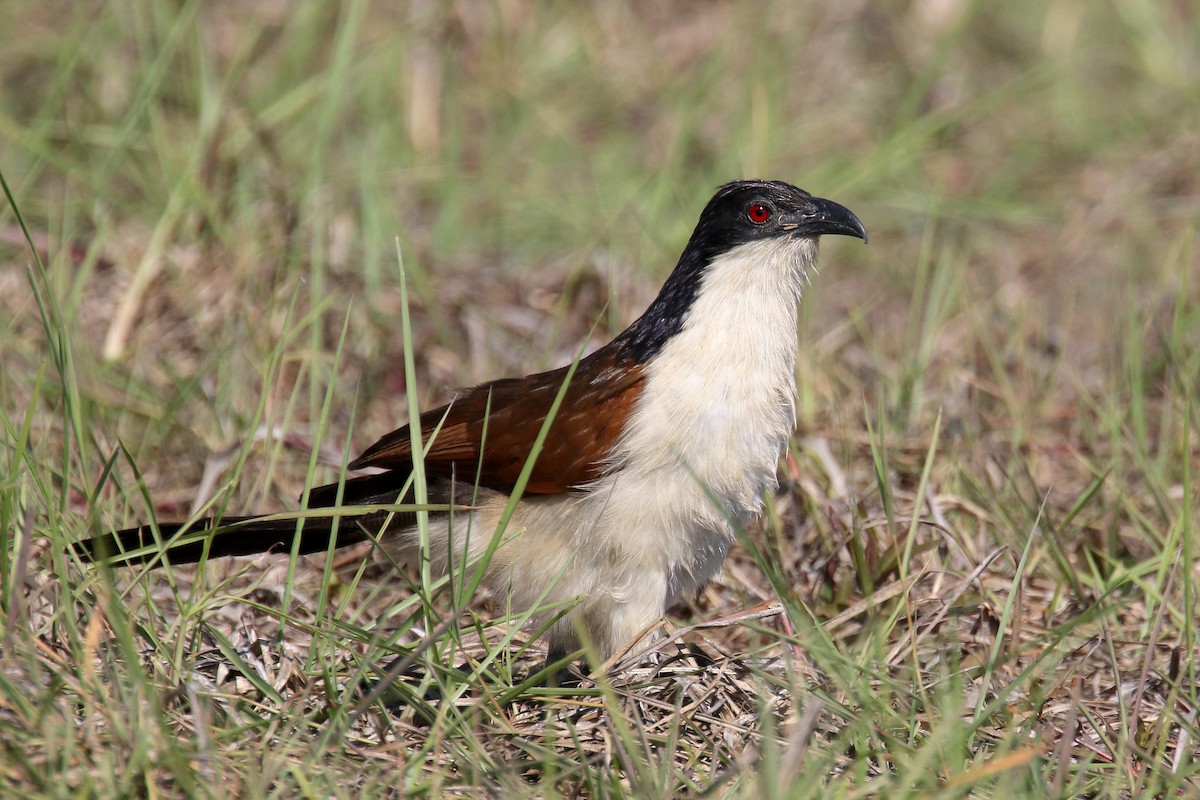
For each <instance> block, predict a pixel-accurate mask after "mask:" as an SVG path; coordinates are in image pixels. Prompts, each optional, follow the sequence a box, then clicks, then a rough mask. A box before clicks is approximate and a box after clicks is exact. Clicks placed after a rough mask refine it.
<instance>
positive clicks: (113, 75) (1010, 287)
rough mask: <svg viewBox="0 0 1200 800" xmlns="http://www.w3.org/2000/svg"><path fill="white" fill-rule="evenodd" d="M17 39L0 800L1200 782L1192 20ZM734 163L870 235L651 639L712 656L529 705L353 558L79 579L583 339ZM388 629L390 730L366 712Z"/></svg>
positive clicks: (771, 15)
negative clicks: (750, 479)
mask: <svg viewBox="0 0 1200 800" xmlns="http://www.w3.org/2000/svg"><path fill="white" fill-rule="evenodd" d="M0 30H2V31H5V32H6V33H5V34H0V36H3V43H4V46H3V47H0V172H2V174H3V177H4V179H5V181H6V182H7V185H8V186H9V188H10V189H11V192H12V202H11V203H8V204H5V206H4V208H3V210H0V265H2V266H0V309H2V312H0V361H2V362H3V369H0V438H2V441H3V442H4V448H3V450H0V531H3V535H4V537H5V543H6V546H5V547H4V548H3V549H2V550H0V607H2V611H3V614H2V615H0V617H2V618H0V627H2V633H0V750H2V752H3V758H0V773H3V777H4V780H3V781H0V786H3V787H5V788H3V789H0V793H11V794H17V793H20V794H21V795H24V796H27V797H33V796H38V797H40V796H67V795H69V796H72V797H86V796H91V795H94V796H105V797H111V796H129V795H153V796H234V795H236V796H272V795H312V796H317V795H319V796H337V797H341V796H351V795H354V796H362V795H368V796H373V795H377V794H378V795H402V796H439V795H443V794H467V795H484V796H506V797H507V796H559V795H561V796H606V797H607V796H638V797H675V796H693V795H719V796H748V797H750V796H753V797H758V796H763V797H777V796H778V797H784V796H786V797H858V796H886V797H889V798H903V797H910V796H921V797H930V796H939V797H942V796H944V797H963V796H978V797H994V796H1005V797H1047V796H1050V797H1079V796H1088V797H1118V796H1119V797H1129V796H1135V797H1142V796H1145V797H1166V796H1180V795H1189V794H1192V793H1195V792H1196V791H1197V785H1198V784H1200V762H1198V759H1197V744H1196V743H1197V741H1200V730H1197V720H1196V708H1197V704H1198V700H1200V698H1198V697H1197V694H1198V690H1197V681H1196V671H1197V665H1198V664H1200V659H1198V655H1200V650H1198V645H1197V642H1196V640H1195V637H1196V619H1197V610H1196V593H1197V583H1198V579H1200V575H1198V573H1197V569H1196V564H1197V560H1196V530H1195V524H1194V522H1195V520H1196V519H1200V516H1198V513H1197V512H1198V503H1197V499H1196V495H1197V492H1196V487H1195V477H1194V474H1195V471H1196V468H1197V466H1198V465H1200V435H1198V434H1197V429H1198V427H1200V426H1198V424H1197V423H1198V422H1200V418H1198V408H1197V404H1196V403H1195V397H1197V396H1198V395H1200V392H1198V391H1197V390H1198V376H1200V356H1198V355H1197V354H1198V353H1200V311H1198V309H1200V303H1197V299H1198V297H1200V259H1198V256H1197V247H1196V234H1197V224H1196V220H1197V219H1198V218H1200V182H1198V179H1197V175H1200V135H1198V134H1197V133H1196V130H1197V125H1196V120H1197V119H1200V95H1197V93H1196V92H1195V86H1196V82H1197V78H1198V73H1200V45H1198V44H1197V42H1200V9H1197V8H1196V7H1195V5H1194V4H1189V3H1174V4H1164V3H1153V2H1148V1H1147V2H1138V1H1137V0H1135V1H1134V2H1115V0H1114V1H1113V2H1097V3H1090V4H1085V3H1078V2H1073V1H1072V0H1052V1H1051V2H1049V3H1037V2H1033V1H1032V0H1018V2H1016V3H1010V4H1006V5H996V4H991V5H989V4H983V3H970V2H966V0H961V1H955V2H948V3H913V4H899V3H888V4H883V5H878V4H860V5H854V4H818V3H809V4H800V5H796V4H785V3H775V2H762V3H756V4H743V3H734V2H718V3H709V4H703V5H696V4H684V3H677V2H662V3H657V4H623V3H606V4H593V5H590V6H585V5H579V4H567V3H558V4H545V5H543V6H541V7H536V8H535V7H534V6H532V5H528V4H525V3H521V2H515V1H513V0H501V2H497V3H493V4H470V3H460V4H425V3H410V4H371V3H366V2H349V3H346V4H343V5H338V4H323V3H277V4H251V5H248V6H243V5H238V4H230V3H165V2H157V1H154V2H146V3H110V4H101V5H81V4H68V3H49V4H48V3H30V2H21V0H17V1H16V2H9V3H5V4H4V5H3V7H2V8H0ZM751 175H753V176H758V177H778V178H783V179H787V180H790V181H792V182H795V183H797V184H798V185H801V186H804V187H805V188H808V189H810V190H812V191H814V192H815V193H818V194H821V195H823V196H826V197H830V198H833V199H835V200H837V201H839V202H842V203H845V204H846V205H848V206H849V207H851V208H853V209H854V210H855V211H856V212H857V213H858V214H859V216H861V217H862V218H863V220H864V221H865V222H866V224H867V226H868V228H869V229H870V232H871V245H870V246H869V247H865V248H863V247H854V246H852V243H850V242H848V241H838V240H830V241H827V242H825V245H824V248H823V269H822V274H821V276H820V277H819V279H817V280H816V281H815V283H814V286H813V288H812V290H811V291H810V292H809V293H808V294H807V296H806V298H805V301H804V304H803V307H802V317H803V323H802V326H801V330H800V332H799V337H800V338H799V353H800V358H799V365H798V375H797V378H798V385H799V387H800V405H799V412H800V413H799V423H798V428H797V437H796V441H795V446H794V447H793V448H792V451H791V453H790V454H789V456H788V457H787V458H786V459H785V460H784V461H783V462H782V463H781V466H780V469H781V475H782V477H783V488H782V489H781V491H780V493H779V494H778V495H777V496H776V497H774V498H772V501H771V503H770V506H769V513H768V514H767V515H765V517H764V520H763V522H762V524H761V525H759V526H757V527H756V528H754V529H753V530H750V531H747V533H746V536H745V537H744V542H743V546H741V547H740V548H738V550H737V551H736V552H735V553H733V554H732V555H731V557H730V559H729V561H728V562H727V564H726V569H725V570H724V572H723V573H722V575H721V577H720V579H719V580H718V581H716V582H714V583H713V584H712V585H711V586H710V587H708V588H707V589H706V590H705V591H704V592H702V594H701V595H700V596H699V597H698V598H696V599H695V600H694V601H693V602H691V603H689V604H687V605H686V606H684V607H681V608H678V609H676V610H675V612H674V613H673V614H672V616H671V618H670V620H669V624H670V625H672V626H674V627H676V628H679V629H680V630H683V631H684V635H683V636H682V638H681V639H680V640H679V641H681V642H685V643H688V644H690V645H692V646H695V647H699V648H700V649H702V650H704V651H705V652H706V653H707V654H708V656H709V657H710V658H711V659H712V660H713V664H712V666H710V667H703V666H699V665H698V664H697V662H695V660H694V659H691V658H690V657H689V656H688V655H687V653H686V652H684V651H680V654H679V659H678V660H677V661H673V662H670V663H667V664H666V665H664V666H662V667H661V668H659V669H652V668H649V667H645V666H643V667H638V668H632V669H628V670H617V671H614V672H613V673H612V674H611V675H610V677H609V678H607V679H597V680H595V681H589V682H585V684H584V685H583V688H581V689H579V690H571V691H567V690H559V689H552V688H547V687H546V686H544V685H542V684H540V683H539V682H538V681H537V680H536V675H533V676H531V675H530V673H529V670H530V664H531V663H533V664H535V663H536V661H537V650H536V645H531V646H529V647H526V646H525V641H526V635H525V634H523V633H521V632H519V631H515V630H513V629H512V628H506V627H505V626H504V625H503V624H501V623H500V622H497V621H496V617H495V615H494V614H491V613H487V611H486V610H485V609H480V608H477V607H475V606H472V605H470V604H466V605H462V604H461V603H459V602H458V601H454V600H448V599H447V597H448V595H449V594H452V592H451V591H450V589H449V588H439V587H438V586H436V585H432V584H431V582H430V581H428V580H426V581H425V582H422V580H421V576H419V575H408V576H400V577H399V578H398V577H397V576H396V574H395V571H394V570H392V569H390V568H389V567H388V566H387V565H386V564H380V563H376V562H374V561H372V560H370V559H366V560H364V558H363V557H362V556H363V555H364V554H363V553H361V552H359V553H357V557H356V554H354V553H352V554H351V555H349V556H347V557H346V558H345V559H342V558H341V554H340V553H338V554H334V555H331V556H329V557H326V556H317V557H309V558H307V559H305V560H303V561H301V562H299V563H295V564H293V563H292V562H291V560H289V559H287V558H285V557H273V558H269V559H264V560H260V561H247V560H239V561H237V562H233V563H230V562H229V561H228V560H226V561H223V562H220V563H218V562H215V561H214V562H213V563H211V564H209V565H207V567H206V569H204V570H201V571H198V572H192V571H187V570H183V569H174V570H165V569H164V570H155V571H148V572H143V573H133V572H131V571H119V570H118V571H113V572H108V571H104V570H99V569H96V568H92V567H86V566H84V565H81V564H79V563H77V562H76V561H75V560H74V559H73V558H68V557H67V556H66V555H65V552H64V548H63V546H64V544H65V543H67V542H70V541H74V540H76V539H79V538H83V537H84V536H87V535H91V534H94V533H97V532H100V531H102V530H105V529H108V528H110V527H112V526H119V525H125V524H131V523H132V522H133V521H135V520H141V519H145V518H148V517H150V516H151V515H155V516H157V517H158V518H161V519H171V518H180V517H184V516H186V515H187V514H189V513H192V512H198V511H199V510H200V509H202V508H207V509H208V510H216V509H228V510H230V511H231V512H234V513H253V512H260V511H261V512H271V511H280V510H287V509H293V508H295V498H296V497H298V496H299V495H300V494H301V492H302V491H303V490H304V488H305V487H306V486H309V485H313V484H316V483H320V482H326V481H328V480H333V479H335V478H336V476H337V474H338V472H337V465H338V464H340V463H343V462H344V461H345V460H346V458H347V457H348V456H349V455H351V454H353V453H356V452H357V451H358V450H359V449H360V448H361V447H363V446H364V445H365V444H367V443H369V442H370V441H372V440H373V439H374V437H376V436H378V435H381V434H382V433H384V432H386V431H388V430H391V429H392V428H394V427H396V425H397V424H398V423H399V422H400V421H402V420H404V419H406V415H407V414H408V413H409V407H408V403H407V398H408V397H413V398H414V399H417V400H418V401H419V404H420V406H421V407H428V406H429V404H431V403H434V402H436V401H438V400H439V399H441V398H444V396H445V392H446V389H447V388H448V387H452V386H458V385H465V384H472V383H475V382H478V381H481V380H485V379H488V378H493V377H497V376H500V375H506V374H522V373H525V372H529V371H532V370H537V369H544V368H549V367H553V366H557V365H560V364H563V363H568V362H569V361H570V360H571V359H572V358H573V357H574V356H575V354H576V352H577V351H578V349H579V348H580V346H582V345H583V344H584V343H585V341H586V340H587V338H588V337H589V335H592V336H593V337H594V338H597V339H603V338H606V337H608V336H610V335H612V334H613V333H615V332H616V331H618V330H620V329H621V328H622V327H624V325H625V324H627V323H628V322H629V321H630V320H631V319H632V318H633V317H634V316H635V315H636V314H637V313H639V312H640V311H641V309H642V308H643V307H644V306H645V304H646V303H647V302H648V300H649V299H650V298H651V297H652V296H653V293H654V291H655V290H656V288H657V286H658V284H659V283H660V282H661V280H662V279H663V278H664V277H665V275H666V273H667V271H668V270H669V268H670V266H671V265H672V264H673V261H674V259H675V257H676V256H677V254H678V251H679V249H680V248H681V247H682V244H683V242H684V240H685V238H686V236H687V235H688V233H689V232H690V229H691V226H692V225H693V224H694V221H695V216H696V214H697V213H698V211H699V209H700V207H701V205H702V203H703V202H704V200H705V199H706V198H707V197H708V196H709V194H710V193H711V191H712V189H713V188H714V187H715V186H716V185H717V184H719V183H721V182H723V181H725V180H728V179H731V178H734V177H739V176H751ZM18 210H19V212H20V214H21V216H22V217H23V219H24V221H25V223H26V225H27V226H28V231H29V233H30V235H31V237H32V239H33V243H34V245H35V247H34V248H33V249H31V248H30V247H29V246H28V245H27V243H26V242H25V235H24V232H23V231H22V230H21V228H20V226H19V225H18V224H17V211H18ZM397 237H398V240H399V243H400V248H401V251H402V253H403V261H404V268H405V277H406V288H407V296H406V297H405V296H404V295H402V294H401V291H400V279H399V274H398V268H397V259H396V255H395V252H396V251H395V242H396V240H397ZM35 251H36V256H35ZM39 259H40V261H39ZM405 308H407V309H409V310H410V311H411V331H410V332H409V333H406V334H402V332H401V326H400V316H401V311H402V309H405ZM593 331H594V333H593ZM406 354H410V355H411V358H412V359H413V362H412V372H413V373H414V374H415V376H416V381H417V386H418V387H419V388H418V389H416V390H414V391H411V392H406V391H405V389H406V387H407V386H409V384H408V382H407V379H406V365H405V358H406ZM761 603H768V604H771V605H768V606H767V607H766V609H765V610H764V611H763V612H761V613H758V614H749V615H747V614H746V612H747V610H749V609H754V608H756V607H758V606H759V604H761ZM449 608H455V609H460V610H461V611H462V613H461V615H458V616H454V615H451V616H449V617H445V614H446V610H447V609H449ZM492 611H493V612H494V611H495V610H494V609H493V610H492ZM439 615H441V616H439ZM502 616H503V614H502V613H501V614H500V617H502ZM738 617H740V619H734V618H738ZM442 618H448V619H449V620H450V623H449V624H447V625H445V626H441V627H439V626H437V625H430V624H429V622H428V621H429V620H438V619H442ZM696 624H699V625H700V626H701V627H698V628H694V627H692V626H693V625H696ZM414 642H419V643H422V646H423V647H424V649H422V650H420V652H419V654H418V657H417V659H416V660H417V665H418V667H419V669H418V670H417V674H418V675H419V677H418V678H417V679H416V682H415V683H413V684H407V683H405V684H402V685H401V686H399V687H398V689H397V691H399V692H401V693H402V694H403V695H404V697H406V698H407V700H408V703H407V705H405V706H404V707H403V709H402V710H400V711H397V712H387V711H385V710H383V709H382V708H381V707H379V706H378V705H370V706H367V707H362V708H360V707H359V706H358V705H357V704H356V702H355V700H354V696H353V690H354V687H355V685H356V683H357V681H358V680H359V679H360V677H362V676H364V675H367V674H370V673H371V672H372V670H374V669H377V668H378V666H379V665H380V664H382V663H385V662H387V661H388V660H389V659H391V658H393V657H395V656H396V655H397V654H399V653H401V652H406V650H405V648H408V647H411V646H412V644H413V643H414ZM663 646H664V647H668V648H671V647H676V646H680V647H682V645H676V640H674V639H669V640H666V641H665V642H664V644H663ZM464 659H467V663H470V664H473V665H477V666H478V667H479V668H478V669H477V670H475V671H474V672H473V673H472V676H471V677H470V679H468V680H463V678H462V676H461V675H459V674H457V673H455V672H453V671H448V670H446V669H444V667H445V666H446V665H449V664H461V663H463V661H464ZM531 678H532V680H531ZM431 687H435V688H436V691H437V696H440V698H441V700H440V701H437V702H434V701H432V700H431V699H430V698H432V697H434V696H435V695H433V694H431V692H430V689H431Z"/></svg>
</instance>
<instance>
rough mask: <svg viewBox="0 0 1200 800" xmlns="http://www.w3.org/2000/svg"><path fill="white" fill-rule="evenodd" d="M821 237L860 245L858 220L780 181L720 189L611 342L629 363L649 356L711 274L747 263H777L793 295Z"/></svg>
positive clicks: (861, 235)
mask: <svg viewBox="0 0 1200 800" xmlns="http://www.w3.org/2000/svg"><path fill="white" fill-rule="evenodd" d="M823 234H829V235H841V236H855V237H857V238H859V239H862V240H863V241H864V242H865V241H867V229H866V227H864V226H863V224H862V221H861V220H859V218H858V217H857V216H855V215H854V212H852V211H851V210H850V209H848V208H846V207H845V206H843V205H840V204H838V203H835V202H833V201H832V200H826V199H824V198H822V197H814V196H812V195H811V194H809V193H808V192H806V191H804V190H803V189H798V188H796V187H795V186H792V185H791V184H789V183H784V182H783V181H761V180H741V181H733V182H732V183H727V184H725V185H724V186H722V187H721V188H720V189H718V190H717V193H716V194H715V195H713V197H712V199H711V200H709V201H708V205H706V206H705V207H704V211H702V212H701V213H700V220H699V222H697V223H696V229H695V231H693V233H692V237H691V239H689V240H688V244H687V247H685V248H684V249H683V253H682V255H680V257H679V263H678V264H677V265H676V267H675V270H674V271H673V272H672V273H671V275H670V277H669V278H667V282H666V283H665V284H664V285H663V288H662V290H661V291H660V292H659V294H658V297H657V298H655V300H654V302H653V303H652V304H651V305H650V307H649V308H648V309H646V312H645V313H644V314H643V315H642V316H641V318H640V319H638V320H637V321H636V322H635V323H634V324H633V325H631V326H630V327H629V329H628V330H626V331H625V332H624V333H623V334H622V335H621V336H620V337H618V341H617V342H615V343H614V344H616V345H617V346H618V347H619V348H620V349H621V351H622V352H623V354H624V355H625V356H626V357H628V358H632V359H633V360H636V361H641V362H644V361H646V360H648V359H649V358H651V357H652V356H653V355H654V354H655V353H656V352H658V350H659V348H661V347H662V344H663V343H664V342H666V341H667V340H668V339H670V338H671V337H672V336H674V335H675V334H676V333H677V332H678V331H679V330H680V328H681V327H682V325H683V322H684V319H685V318H686V317H687V315H688V312H689V311H690V310H691V308H692V305H693V303H694V302H695V299H696V297H697V295H698V293H699V292H700V290H701V287H702V286H703V285H704V283H705V282H706V278H707V277H708V276H710V275H711V273H713V272H714V271H722V272H726V273H727V272H729V271H730V270H735V271H736V270H738V269H741V268H744V267H747V266H750V267H751V268H753V267H754V266H758V267H759V268H762V269H768V270H771V269H774V268H776V267H778V265H780V264H783V265H785V267H787V268H788V269H787V272H788V273H789V275H788V277H789V278H790V280H785V281H784V284H788V283H790V284H793V285H780V290H781V291H784V292H789V293H795V294H796V296H797V297H799V286H798V285H795V284H797V282H798V281H799V280H800V279H802V278H803V276H804V273H805V268H806V267H807V265H809V264H811V263H812V262H813V261H814V259H815V258H816V253H817V239H818V238H819V237H820V236H822V235H823ZM792 267H795V268H794V269H792Z"/></svg>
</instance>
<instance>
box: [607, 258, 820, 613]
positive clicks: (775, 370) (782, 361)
mask: <svg viewBox="0 0 1200 800" xmlns="http://www.w3.org/2000/svg"><path fill="white" fill-rule="evenodd" d="M816 254H817V246H816V240H815V239H812V238H807V237H805V238H800V237H795V238H793V237H787V236H784V237H779V238H776V239H770V240H765V241H761V242H753V243H750V244H745V245H740V246H738V247H735V248H733V249H732V250H730V251H729V252H727V253H725V254H724V255H722V256H720V257H718V258H717V259H715V260H714V261H713V262H712V263H711V264H709V266H708V268H707V269H706V271H705V273H704V275H703V277H702V283H701V286H700V290H699V292H698V293H697V295H696V298H695V300H694V301H693V303H692V307H691V309H690V310H689V311H688V314H687V317H686V318H685V320H684V324H683V327H682V328H681V329H680V331H679V332H678V333H676V334H675V335H674V336H672V337H671V339H670V340H669V341H668V342H667V343H666V344H664V345H663V347H662V349H661V350H660V351H659V352H658V353H657V354H656V355H655V356H654V358H653V359H652V360H651V362H650V364H649V366H648V368H647V373H646V383H645V388H644V389H643V391H642V395H641V397H640V398H638V403H637V406H636V407H635V409H634V411H633V413H632V415H631V417H630V420H629V422H628V424H627V425H626V428H625V432H624V433H623V434H622V436H621V439H620V441H619V442H618V444H617V446H616V449H615V452H614V454H613V458H612V462H611V470H610V472H609V473H608V475H607V476H606V477H605V478H603V479H601V481H599V482H598V485H597V486H596V487H595V488H597V489H600V488H601V487H600V485H599V484H605V483H607V484H610V492H603V491H600V492H597V493H596V497H597V499H599V498H600V497H601V496H606V499H605V501H604V503H605V509H604V511H603V513H602V514H601V519H602V521H601V522H600V524H599V529H598V530H596V531H595V534H594V536H595V538H593V536H588V535H587V534H585V537H586V538H589V539H591V540H592V545H593V546H595V545H596V544H598V543H602V546H607V547H614V548H615V549H616V550H618V551H620V555H619V556H617V557H618V560H620V561H625V560H626V559H629V560H633V561H635V562H640V563H642V564H643V565H644V566H646V567H650V566H651V565H653V564H656V565H658V567H659V568H660V569H662V570H663V572H664V573H665V577H666V578H667V584H668V585H667V599H668V601H669V600H670V598H673V597H676V596H678V595H680V594H683V593H686V592H690V591H692V590H694V589H695V588H696V587H697V586H699V585H700V584H702V583H703V582H704V581H706V580H708V579H709V578H710V577H712V576H713V575H714V574H715V573H716V572H717V570H718V569H719V568H720V566H721V562H722V561H723V560H724V558H725V553H726V552H727V550H728V548H729V545H730V544H731V543H732V542H733V538H734V528H733V523H736V524H741V523H744V522H746V521H747V520H749V519H750V518H751V517H753V516H754V515H755V514H757V513H758V512H759V511H760V510H761V509H762V496H763V493H764V492H766V491H773V490H774V489H775V487H776V486H777V485H778V482H777V479H776V476H775V469H776V466H777V464H778V461H779V457H780V456H781V455H782V454H783V451H784V449H785V448H786V447H787V443H788V439H789V437H790V436H791V433H792V430H793V428H794V426H795V409H796V377H795V371H796V323H797V315H798V313H799V309H798V306H799V302H800V295H801V290H802V289H803V286H804V283H805V281H806V280H807V271H808V269H809V268H810V267H812V266H814V265H815V261H816ZM614 555H617V554H616V553H614Z"/></svg>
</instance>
